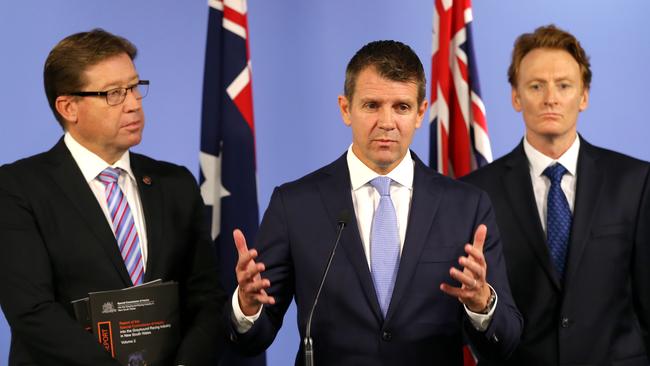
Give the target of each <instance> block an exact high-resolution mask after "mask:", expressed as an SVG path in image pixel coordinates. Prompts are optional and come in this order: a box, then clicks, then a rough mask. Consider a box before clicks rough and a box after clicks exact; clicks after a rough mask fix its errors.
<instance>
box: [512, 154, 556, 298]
mask: <svg viewBox="0 0 650 366" xmlns="http://www.w3.org/2000/svg"><path fill="white" fill-rule="evenodd" d="M506 166H507V167H508V169H507V170H506V173H505V175H504V176H503V183H504V187H505V190H506V195H507V197H508V199H509V202H510V207H511V208H512V211H513V216H514V217H516V218H517V220H518V222H519V225H520V226H521V232H523V233H524V235H525V236H527V239H528V240H525V242H526V244H528V245H529V246H530V248H531V250H532V251H533V253H535V256H536V257H537V259H538V260H539V263H540V265H541V267H542V268H543V269H544V272H545V273H546V275H547V276H548V277H549V279H550V280H551V282H553V284H554V285H555V287H556V289H558V290H560V281H559V279H558V277H557V274H556V273H555V269H554V268H553V265H552V263H551V259H550V256H549V252H548V247H547V245H546V235H545V234H544V229H543V228H542V224H541V221H540V220H541V218H540V217H539V213H538V210H537V205H536V203H535V202H536V201H535V194H534V193H533V185H532V182H531V179H530V168H529V164H528V159H527V158H526V154H525V153H524V149H523V143H520V144H519V146H517V147H516V148H515V150H513V151H512V152H511V153H510V154H509V160H508V161H507V162H506ZM530 218H537V219H536V220H531V219H530ZM514 245H520V243H514Z"/></svg>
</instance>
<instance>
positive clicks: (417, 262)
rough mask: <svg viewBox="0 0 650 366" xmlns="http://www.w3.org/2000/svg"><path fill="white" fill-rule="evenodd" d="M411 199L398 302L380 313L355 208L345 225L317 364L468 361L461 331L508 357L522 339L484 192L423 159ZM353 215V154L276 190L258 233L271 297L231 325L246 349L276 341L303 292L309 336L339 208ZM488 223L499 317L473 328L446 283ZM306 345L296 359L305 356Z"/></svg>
mask: <svg viewBox="0 0 650 366" xmlns="http://www.w3.org/2000/svg"><path fill="white" fill-rule="evenodd" d="M415 160H416V164H415V176H414V182H413V199H412V203H411V210H410V214H409V223H408V228H407V232H406V240H405V243H404V248H403V251H402V256H401V262H400V267H399V273H398V276H397V280H396V284H395V288H394V292H393V295H392V300H391V304H390V307H389V310H388V313H387V316H386V319H384V318H383V315H382V313H381V310H380V308H379V303H378V301H377V296H376V294H375V289H374V286H373V282H372V278H371V274H370V270H369V267H368V262H367V260H366V256H365V254H364V249H363V246H362V243H361V238H360V235H359V230H358V228H357V221H356V218H355V216H354V215H350V216H351V218H350V220H349V222H348V226H347V227H346V228H345V229H344V231H343V233H342V237H341V241H340V246H339V248H338V250H337V252H336V256H335V257H334V260H333V262H332V266H331V268H330V271H329V274H328V278H327V281H326V282H325V286H324V288H323V292H322V294H321V297H320V300H319V302H318V306H317V308H316V313H315V315H314V319H313V323H312V338H313V339H314V354H315V364H316V365H322V366H325V365H337V366H343V365H355V366H359V365H361V366H363V365H373V366H374V365H410V366H417V365H433V364H435V365H462V354H461V345H462V333H463V330H464V331H466V332H467V334H468V336H469V338H470V340H471V341H472V343H473V344H474V346H475V347H476V348H477V349H478V350H479V351H481V352H482V354H483V355H484V356H485V357H493V358H497V359H498V358H500V357H503V356H504V355H506V354H508V353H509V352H510V351H511V350H512V349H513V348H514V347H515V345H516V344H517V342H518V339H519V335H520V331H521V328H522V322H521V318H520V315H519V313H518V311H517V309H516V308H515V306H514V305H513V301H512V298H511V295H510V289H509V288H508V284H507V279H506V273H505V263H504V261H503V257H502V254H501V244H500V239H499V233H498V231H497V228H496V222H495V219H494V216H493V213H492V208H491V206H490V203H489V200H488V198H487V196H486V195H485V193H483V192H481V191H479V190H477V189H474V188H472V187H470V186H468V185H465V184H463V183H459V182H456V181H453V180H451V179H448V178H446V177H443V176H441V175H439V174H438V173H436V172H434V171H433V170H430V169H429V168H427V167H425V166H424V165H423V164H422V162H420V161H419V159H417V158H415ZM345 210H347V211H348V212H349V213H354V208H353V204H352V197H351V188H350V175H349V172H348V167H347V162H346V158H345V154H344V155H343V156H342V157H341V158H339V159H338V160H336V161H335V162H334V163H332V164H330V165H328V166H326V167H324V168H322V169H320V170H318V171H316V172H314V173H312V174H309V175H307V176H305V177H303V178H301V179H299V180H298V181H295V182H293V183H288V184H284V185H282V186H281V187H279V188H276V189H275V191H274V192H273V196H272V198H271V202H270V204H269V207H268V209H267V211H266V213H265V215H264V218H263V220H262V225H261V227H260V231H259V233H258V240H257V249H258V251H259V253H260V256H259V259H260V260H261V261H262V262H264V263H265V265H266V272H264V274H263V276H265V277H268V278H269V279H270V281H271V288H270V289H269V290H268V293H269V294H270V295H272V296H275V299H276V304H275V305H274V306H265V307H264V309H263V311H262V314H261V316H260V318H259V319H258V320H257V321H256V322H255V324H254V325H253V327H252V328H251V329H250V330H249V331H248V332H246V333H245V334H241V335H240V334H237V333H236V331H234V329H233V330H231V339H232V340H234V341H235V343H236V344H237V346H238V347H240V349H242V350H244V351H246V352H249V353H257V352H261V351H262V350H264V349H265V348H266V347H268V346H269V345H270V344H271V342H272V341H273V339H274V337H275V335H276V334H277V332H278V330H279V329H280V326H281V325H282V318H283V316H284V313H285V311H286V309H287V307H288V306H289V304H290V302H291V300H292V299H293V298H294V297H295V301H296V304H297V307H298V326H299V329H300V334H301V336H304V331H305V325H306V321H307V316H308V312H309V309H310V308H311V306H312V304H313V300H314V296H315V293H316V290H317V288H318V285H319V281H320V278H321V276H322V273H323V271H324V268H325V265H326V262H327V258H328V255H329V252H330V250H331V248H332V245H333V243H334V240H335V235H336V226H337V217H339V216H340V213H341V212H342V211H345ZM481 223H485V224H486V225H487V226H488V238H487V242H486V244H485V255H486V258H487V261H488V280H489V283H490V284H492V286H494V288H495V289H496V292H497V293H498V296H499V300H498V305H497V307H496V310H495V312H494V318H493V320H492V322H491V324H490V326H489V328H488V329H487V331H486V332H484V333H480V332H477V331H476V330H475V329H474V328H473V327H472V325H471V324H470V323H469V319H467V316H466V314H465V311H464V309H463V307H462V305H461V304H460V303H459V301H458V300H457V299H455V298H452V297H449V296H447V295H446V294H444V293H443V292H442V291H440V290H439V288H438V287H439V284H440V283H441V282H443V281H451V278H450V277H449V269H450V268H451V266H457V265H458V257H459V256H461V255H463V253H464V252H463V246H464V245H465V244H466V243H468V242H471V241H472V238H473V233H474V230H475V229H476V227H477V226H478V225H479V224H481ZM302 352H303V351H302V345H301V346H300V350H299V353H298V356H297V359H296V364H302V362H303V361H302Z"/></svg>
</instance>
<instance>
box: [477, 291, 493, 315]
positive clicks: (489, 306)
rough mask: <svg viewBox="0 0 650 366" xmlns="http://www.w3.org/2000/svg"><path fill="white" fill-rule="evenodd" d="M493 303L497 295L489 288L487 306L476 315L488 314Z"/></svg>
mask: <svg viewBox="0 0 650 366" xmlns="http://www.w3.org/2000/svg"><path fill="white" fill-rule="evenodd" d="M495 301H497V294H496V293H495V292H494V290H492V287H490V297H489V298H488V301H487V304H486V305H485V308H484V309H483V310H481V311H479V312H478V313H479V314H488V313H489V312H490V310H492V307H493V306H494V302H495Z"/></svg>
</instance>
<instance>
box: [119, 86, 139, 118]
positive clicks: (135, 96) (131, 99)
mask: <svg viewBox="0 0 650 366" xmlns="http://www.w3.org/2000/svg"><path fill="white" fill-rule="evenodd" d="M123 107H124V110H125V112H131V111H135V110H138V109H140V108H142V98H141V97H140V94H139V93H138V92H137V91H136V90H134V89H127V91H126V96H125V97H124V104H123Z"/></svg>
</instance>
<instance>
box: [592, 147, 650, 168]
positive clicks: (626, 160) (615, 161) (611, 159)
mask: <svg viewBox="0 0 650 366" xmlns="http://www.w3.org/2000/svg"><path fill="white" fill-rule="evenodd" d="M584 149H585V151H584V152H585V154H586V155H588V156H589V157H591V158H592V159H594V160H595V161H596V164H599V165H601V166H607V167H608V169H606V170H609V168H611V169H614V170H625V171H629V170H638V169H640V170H648V169H650V163H648V162H647V161H644V160H641V159H637V158H635V157H632V156H629V155H626V154H623V153H620V152H617V151H614V150H609V149H606V148H603V147H599V146H595V145H591V144H588V143H585V147H584Z"/></svg>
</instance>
